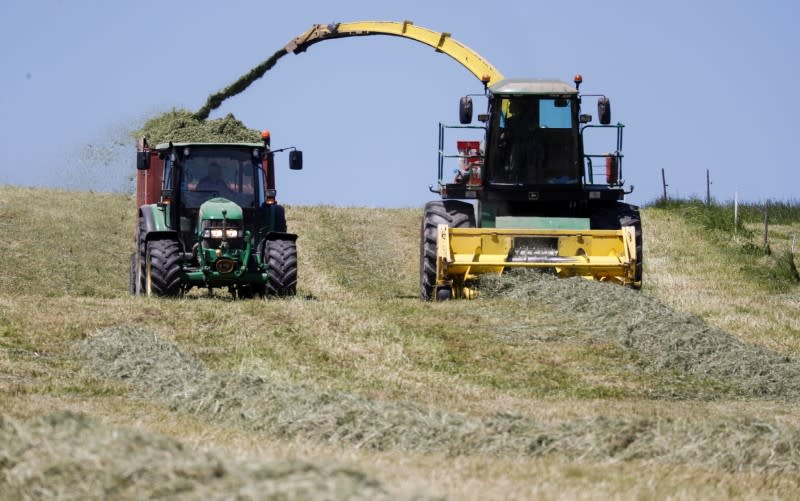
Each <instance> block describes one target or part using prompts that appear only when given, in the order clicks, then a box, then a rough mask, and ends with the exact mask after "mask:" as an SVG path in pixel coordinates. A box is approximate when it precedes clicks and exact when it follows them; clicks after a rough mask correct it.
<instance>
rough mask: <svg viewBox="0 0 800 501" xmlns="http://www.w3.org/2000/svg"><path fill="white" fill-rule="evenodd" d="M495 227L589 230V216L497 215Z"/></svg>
mask: <svg viewBox="0 0 800 501" xmlns="http://www.w3.org/2000/svg"><path fill="white" fill-rule="evenodd" d="M494 227H495V228H523V229H531V230H589V229H591V225H590V221H589V218H582V217H534V216H529V217H523V216H498V217H496V218H495V225H494Z"/></svg>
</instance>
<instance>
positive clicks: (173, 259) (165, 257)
mask: <svg viewBox="0 0 800 501" xmlns="http://www.w3.org/2000/svg"><path fill="white" fill-rule="evenodd" d="M146 247H147V258H148V259H149V261H150V288H151V290H150V293H151V294H152V295H154V296H163V297H177V296H179V295H180V293H181V255H182V253H181V246H180V244H178V242H177V241H175V240H168V239H160V240H150V241H149V242H147V245H146Z"/></svg>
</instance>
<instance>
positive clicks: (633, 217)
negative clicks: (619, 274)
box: [592, 204, 644, 289]
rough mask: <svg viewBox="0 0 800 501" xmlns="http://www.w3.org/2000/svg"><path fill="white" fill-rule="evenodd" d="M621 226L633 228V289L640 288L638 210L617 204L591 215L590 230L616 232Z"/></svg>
mask: <svg viewBox="0 0 800 501" xmlns="http://www.w3.org/2000/svg"><path fill="white" fill-rule="evenodd" d="M623 226H633V228H634V231H635V233H636V269H635V270H634V272H633V280H634V283H633V284H632V285H631V287H632V288H634V289H641V287H642V264H643V263H644V252H643V245H642V242H643V239H642V219H641V217H640V215H639V208H638V207H636V206H635V205H630V204H618V205H616V206H614V207H610V208H607V209H602V210H597V211H595V213H594V214H592V229H595V230H618V229H620V228H622V227H623Z"/></svg>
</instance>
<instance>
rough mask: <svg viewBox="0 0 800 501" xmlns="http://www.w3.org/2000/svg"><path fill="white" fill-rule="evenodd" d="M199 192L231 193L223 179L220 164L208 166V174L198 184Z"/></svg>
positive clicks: (212, 163)
mask: <svg viewBox="0 0 800 501" xmlns="http://www.w3.org/2000/svg"><path fill="white" fill-rule="evenodd" d="M197 191H216V192H221V191H230V188H228V185H227V184H226V183H225V180H224V179H223V177H222V166H221V165H220V164H218V163H217V162H211V164H210V165H209V166H208V173H207V174H206V175H205V176H204V177H203V178H202V179H201V180H200V181H199V182H198V183H197Z"/></svg>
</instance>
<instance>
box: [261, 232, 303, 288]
mask: <svg viewBox="0 0 800 501" xmlns="http://www.w3.org/2000/svg"><path fill="white" fill-rule="evenodd" d="M264 247H265V248H266V249H265V253H264V258H266V259H267V263H268V266H269V271H268V274H269V280H268V281H267V295H268V296H277V297H287V296H294V295H295V294H297V245H296V243H295V242H293V241H291V240H268V241H266V242H265V245H264Z"/></svg>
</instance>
